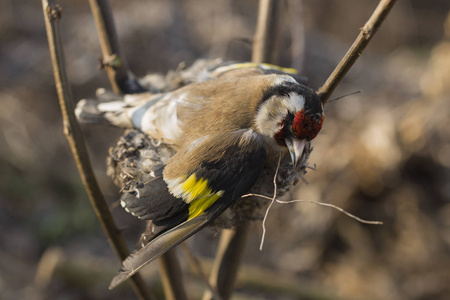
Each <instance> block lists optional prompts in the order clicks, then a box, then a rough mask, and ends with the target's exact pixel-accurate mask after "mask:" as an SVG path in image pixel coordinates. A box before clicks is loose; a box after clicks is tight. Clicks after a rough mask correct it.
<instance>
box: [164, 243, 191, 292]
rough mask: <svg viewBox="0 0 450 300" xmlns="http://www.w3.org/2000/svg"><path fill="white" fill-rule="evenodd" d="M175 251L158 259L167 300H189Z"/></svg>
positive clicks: (170, 251)
mask: <svg viewBox="0 0 450 300" xmlns="http://www.w3.org/2000/svg"><path fill="white" fill-rule="evenodd" d="M175 251H176V250H175V249H172V250H169V251H167V252H166V253H164V255H161V256H160V258H159V259H158V263H159V270H160V273H161V280H162V283H163V287H164V295H165V296H166V300H187V296H186V291H185V289H184V284H183V277H182V276H181V267H180V264H179V262H178V259H177V256H176V253H175Z"/></svg>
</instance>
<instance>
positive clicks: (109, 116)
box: [75, 99, 133, 128]
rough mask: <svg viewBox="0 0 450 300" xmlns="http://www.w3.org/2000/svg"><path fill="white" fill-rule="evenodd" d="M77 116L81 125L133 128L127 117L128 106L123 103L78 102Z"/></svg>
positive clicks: (85, 100)
mask: <svg viewBox="0 0 450 300" xmlns="http://www.w3.org/2000/svg"><path fill="white" fill-rule="evenodd" d="M75 115H76V116H77V118H78V120H79V121H80V122H81V123H87V124H104V125H114V126H118V127H124V128H132V127H133V126H132V124H131V121H130V119H129V117H128V116H127V106H126V104H125V103H124V102H122V101H111V102H101V101H97V100H90V99H83V100H81V101H79V102H78V104H77V107H76V108H75Z"/></svg>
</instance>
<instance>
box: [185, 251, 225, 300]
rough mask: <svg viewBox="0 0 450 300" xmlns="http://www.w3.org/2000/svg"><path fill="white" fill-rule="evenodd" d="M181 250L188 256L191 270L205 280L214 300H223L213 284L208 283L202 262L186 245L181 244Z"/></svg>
mask: <svg viewBox="0 0 450 300" xmlns="http://www.w3.org/2000/svg"><path fill="white" fill-rule="evenodd" d="M181 248H182V249H183V252H184V254H185V255H186V257H187V259H188V262H189V264H190V265H191V268H192V269H193V270H194V272H195V273H196V274H197V275H198V276H200V278H201V279H202V280H203V282H204V283H205V284H206V287H207V288H208V290H209V291H210V292H211V294H212V296H213V298H214V300H222V297H221V296H220V295H219V292H218V291H217V290H216V289H215V288H213V287H212V286H211V284H210V283H209V281H208V277H206V274H205V272H203V269H202V265H201V263H200V261H199V260H198V259H197V257H196V256H195V255H194V254H193V253H192V251H191V249H190V248H189V246H188V245H186V243H182V244H181Z"/></svg>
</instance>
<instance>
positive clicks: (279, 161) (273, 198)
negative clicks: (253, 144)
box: [259, 153, 281, 251]
mask: <svg viewBox="0 0 450 300" xmlns="http://www.w3.org/2000/svg"><path fill="white" fill-rule="evenodd" d="M280 164H281V153H280V157H279V158H278V165H277V169H276V170H275V175H274V176H273V197H272V201H271V202H270V204H269V206H268V207H267V209H266V213H265V214H264V219H263V221H262V228H263V232H262V236H261V243H260V244H259V250H260V251H262V248H263V245H264V238H265V237H266V220H267V216H268V215H269V210H270V208H271V207H272V205H273V204H274V203H275V200H276V199H277V176H278V170H279V169H280Z"/></svg>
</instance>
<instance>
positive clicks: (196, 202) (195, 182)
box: [181, 174, 223, 220]
mask: <svg viewBox="0 0 450 300" xmlns="http://www.w3.org/2000/svg"><path fill="white" fill-rule="evenodd" d="M181 191H182V193H181V196H182V198H183V199H184V201H185V202H186V203H188V204H189V217H188V220H190V219H192V218H195V217H197V216H199V215H201V214H202V213H203V212H204V211H205V210H207V209H208V208H209V207H210V206H211V205H213V203H214V202H216V201H217V199H219V198H220V197H221V196H222V195H223V191H218V192H214V191H213V190H212V189H211V188H210V187H209V186H208V180H207V179H205V178H199V179H197V176H196V175H195V174H192V175H191V176H189V178H188V179H186V180H185V181H184V182H183V183H182V184H181Z"/></svg>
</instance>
